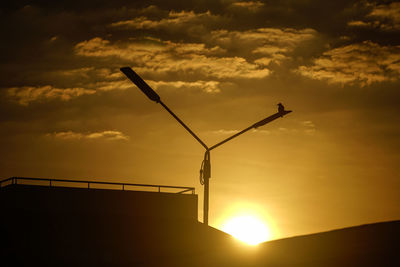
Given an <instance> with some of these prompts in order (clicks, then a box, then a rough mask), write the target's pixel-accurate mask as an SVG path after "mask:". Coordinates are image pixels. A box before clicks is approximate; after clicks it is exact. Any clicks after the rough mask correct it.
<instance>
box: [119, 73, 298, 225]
mask: <svg viewBox="0 0 400 267" xmlns="http://www.w3.org/2000/svg"><path fill="white" fill-rule="evenodd" d="M120 70H121V71H122V72H123V73H124V74H125V75H126V77H128V78H129V79H130V80H131V81H132V82H133V83H134V84H135V85H136V86H137V87H138V88H139V89H140V90H141V91H142V92H143V93H144V94H145V95H146V96H147V97H148V98H149V99H150V100H152V101H154V102H156V103H160V104H161V106H162V107H163V108H164V109H166V110H167V111H168V113H169V114H171V115H172V117H174V118H175V119H176V120H177V121H178V122H179V123H180V124H181V125H182V126H183V127H184V128H185V129H186V130H187V131H188V132H189V133H190V134H191V135H192V136H193V137H194V138H195V139H196V140H197V141H198V142H199V143H200V144H201V145H202V146H203V147H204V148H205V150H206V151H205V153H204V160H203V162H202V164H201V169H200V183H201V184H202V185H204V202H203V223H204V224H205V225H208V206H209V202H208V200H209V186H210V178H211V161H210V152H211V150H213V149H215V148H217V147H219V146H220V145H222V144H224V143H226V142H228V141H230V140H232V139H233V138H235V137H238V136H239V135H241V134H244V133H245V132H247V131H249V130H251V129H255V128H258V127H260V126H263V125H265V124H267V123H270V122H272V121H274V120H276V119H278V118H279V117H283V116H285V115H286V114H288V113H290V112H292V111H291V110H284V108H283V106H282V104H278V105H279V109H278V112H277V113H275V114H273V115H271V116H269V117H267V118H265V119H262V120H260V121H258V122H256V123H254V124H252V125H251V126H249V127H247V128H246V129H244V130H242V131H240V132H238V133H236V134H234V135H232V136H230V137H228V138H226V139H224V140H222V141H221V142H219V143H217V144H215V145H213V146H211V147H208V146H207V145H206V144H205V143H204V142H203V141H202V140H201V139H200V138H199V137H198V136H197V135H196V134H195V133H194V132H193V131H192V130H190V128H189V127H188V126H187V125H186V124H185V123H184V122H183V121H182V120H181V119H179V118H178V116H176V115H175V113H173V112H172V111H171V110H170V109H169V108H168V107H167V106H166V105H165V104H164V103H163V102H162V101H161V98H160V96H159V95H158V94H157V93H156V92H155V91H154V90H153V89H152V88H151V87H150V86H149V85H148V84H147V83H146V82H145V81H143V79H142V78H140V76H139V75H138V74H136V72H134V71H133V70H132V69H131V68H130V67H123V68H121V69H120Z"/></svg>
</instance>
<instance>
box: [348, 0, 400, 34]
mask: <svg viewBox="0 0 400 267" xmlns="http://www.w3.org/2000/svg"><path fill="white" fill-rule="evenodd" d="M347 25H348V26H351V27H364V28H377V29H381V30H386V31H391V30H396V31H397V30H400V3H399V2H393V3H390V4H381V5H377V4H373V8H372V9H371V11H370V12H369V13H368V14H367V15H366V16H365V18H364V19H363V20H355V21H350V22H348V24H347Z"/></svg>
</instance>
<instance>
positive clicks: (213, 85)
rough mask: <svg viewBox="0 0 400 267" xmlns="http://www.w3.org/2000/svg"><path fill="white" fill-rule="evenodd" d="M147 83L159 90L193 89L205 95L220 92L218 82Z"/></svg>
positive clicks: (149, 81) (150, 81)
mask: <svg viewBox="0 0 400 267" xmlns="http://www.w3.org/2000/svg"><path fill="white" fill-rule="evenodd" d="M147 83H148V84H149V85H150V86H151V87H152V88H154V89H156V90H157V89H160V88H179V89H180V88H185V89H192V90H193V89H194V90H201V91H203V92H206V93H211V94H213V93H219V92H221V89H220V84H221V83H220V82H218V81H195V82H184V81H172V82H166V81H152V80H148V81H147Z"/></svg>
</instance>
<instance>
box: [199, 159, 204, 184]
mask: <svg viewBox="0 0 400 267" xmlns="http://www.w3.org/2000/svg"><path fill="white" fill-rule="evenodd" d="M204 163H205V159H203V161H202V162H201V166H200V184H201V185H204Z"/></svg>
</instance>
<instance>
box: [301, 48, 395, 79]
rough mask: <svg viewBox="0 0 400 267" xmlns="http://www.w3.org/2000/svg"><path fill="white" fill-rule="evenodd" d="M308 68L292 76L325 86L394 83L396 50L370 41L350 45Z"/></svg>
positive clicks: (318, 59)
mask: <svg viewBox="0 0 400 267" xmlns="http://www.w3.org/2000/svg"><path fill="white" fill-rule="evenodd" d="M313 63H314V64H313V65H312V66H300V67H299V68H298V69H297V70H296V72H298V73H300V74H301V75H304V76H306V77H309V78H311V79H316V80H326V81H328V82H329V83H341V84H356V83H357V84H360V86H366V85H370V84H372V83H376V82H383V81H394V80H398V77H399V74H400V46H381V45H379V44H376V43H373V42H371V41H364V42H362V43H357V44H351V45H347V46H343V47H338V48H334V49H332V50H329V51H327V52H324V53H323V54H322V56H321V57H319V58H317V59H315V60H314V62H313Z"/></svg>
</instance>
